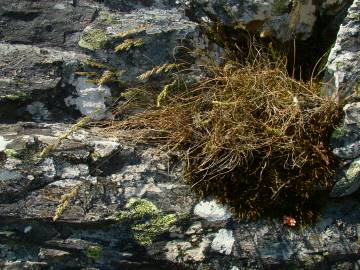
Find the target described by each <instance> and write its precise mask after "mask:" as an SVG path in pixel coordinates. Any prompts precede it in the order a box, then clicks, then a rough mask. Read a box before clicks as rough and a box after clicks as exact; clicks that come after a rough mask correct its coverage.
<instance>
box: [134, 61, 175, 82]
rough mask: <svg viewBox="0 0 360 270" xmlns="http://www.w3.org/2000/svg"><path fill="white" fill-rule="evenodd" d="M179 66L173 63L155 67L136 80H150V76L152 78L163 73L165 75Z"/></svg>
mask: <svg viewBox="0 0 360 270" xmlns="http://www.w3.org/2000/svg"><path fill="white" fill-rule="evenodd" d="M180 66H181V65H180V64H175V63H172V64H168V63H166V64H163V65H161V66H156V67H154V68H152V69H150V70H148V71H146V72H144V73H143V74H141V75H140V76H138V79H139V80H142V81H143V80H146V79H148V78H150V77H151V76H154V75H157V74H160V73H164V72H165V73H166V72H169V71H171V70H173V69H175V68H179V67H180Z"/></svg>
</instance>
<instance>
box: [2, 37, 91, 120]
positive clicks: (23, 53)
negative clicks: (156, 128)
mask: <svg viewBox="0 0 360 270" xmlns="http://www.w3.org/2000/svg"><path fill="white" fill-rule="evenodd" d="M0 58H1V59H2V60H3V62H2V67H1V69H0V75H1V79H0V104H1V107H2V108H1V109H0V115H1V118H2V119H8V120H10V119H14V118H15V119H16V118H18V119H19V118H20V119H21V118H22V119H28V120H30V119H33V120H37V121H44V120H45V121H46V120H50V119H57V118H59V117H60V114H62V115H61V117H64V113H61V112H63V111H64V108H66V106H65V102H64V101H63V100H64V98H65V97H66V93H69V94H71V93H72V91H73V90H72V86H71V84H70V82H71V81H72V80H73V76H74V72H75V71H76V69H77V67H79V65H80V63H81V62H82V61H84V60H85V59H87V56H86V55H84V54H80V53H75V52H71V51H62V50H57V49H52V48H51V49H50V48H40V47H36V46H32V45H11V44H5V43H0ZM10 111H11V112H10ZM26 113H27V114H28V115H29V116H28V117H27V118H26Z"/></svg>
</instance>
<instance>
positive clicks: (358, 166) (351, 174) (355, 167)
mask: <svg viewBox="0 0 360 270" xmlns="http://www.w3.org/2000/svg"><path fill="white" fill-rule="evenodd" d="M359 171H360V161H354V162H353V163H351V165H350V167H349V168H348V169H347V170H346V173H345V174H346V178H347V179H354V178H355V177H356V176H357V175H358V174H359Z"/></svg>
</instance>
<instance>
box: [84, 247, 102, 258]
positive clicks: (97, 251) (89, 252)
mask: <svg viewBox="0 0 360 270" xmlns="http://www.w3.org/2000/svg"><path fill="white" fill-rule="evenodd" d="M102 250H103V248H102V247H101V246H95V245H93V246H88V247H87V248H86V250H85V255H86V257H88V258H91V259H93V260H97V259H99V258H100V255H101V252H102Z"/></svg>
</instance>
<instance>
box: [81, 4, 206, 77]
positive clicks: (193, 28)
mask: <svg viewBox="0 0 360 270" xmlns="http://www.w3.org/2000/svg"><path fill="white" fill-rule="evenodd" d="M198 31H199V29H198V26H197V24H195V23H193V22H191V21H189V20H188V19H187V18H186V17H185V16H184V15H183V14H182V13H181V12H180V11H179V10H177V9H169V10H163V9H155V8H154V9H138V10H134V11H132V12H131V13H126V14H122V13H118V12H108V11H102V12H100V14H99V16H98V18H97V19H96V20H95V21H94V22H93V23H92V24H90V25H88V26H87V27H86V28H85V30H84V32H83V33H82V36H81V39H80V41H79V46H80V47H82V48H84V49H87V50H90V51H93V52H95V55H96V57H98V58H99V59H101V61H103V62H106V63H108V64H110V65H112V66H114V67H116V68H117V69H118V70H122V73H121V76H120V78H119V79H121V80H123V81H125V82H129V83H134V82H139V80H138V79H137V78H136V77H137V76H139V75H141V74H142V73H144V72H146V71H148V70H151V69H152V68H154V67H155V66H160V65H163V64H166V63H169V62H174V61H175V60H177V61H181V60H186V59H189V55H188V53H187V52H186V50H188V49H186V48H185V49H184V48H183V47H184V46H185V47H186V46H190V44H189V42H190V40H192V39H193V38H194V35H195V34H197V33H198ZM129 39H130V40H141V45H138V46H130V47H129V48H128V49H123V50H120V51H118V52H115V47H116V46H118V45H119V44H122V43H123V42H125V41H126V40H129ZM159 48H161V49H159Z"/></svg>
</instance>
